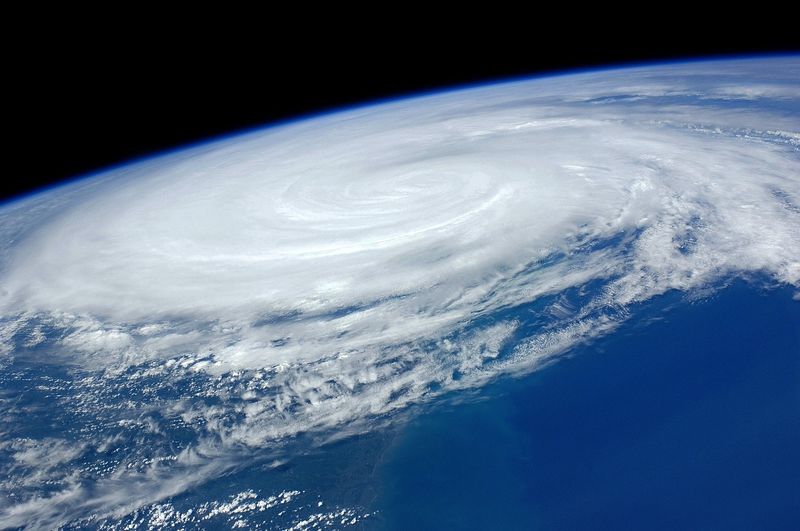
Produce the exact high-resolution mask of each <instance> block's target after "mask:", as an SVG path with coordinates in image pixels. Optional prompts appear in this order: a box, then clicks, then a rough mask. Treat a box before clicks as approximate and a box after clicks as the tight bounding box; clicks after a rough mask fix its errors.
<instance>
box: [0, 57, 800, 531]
mask: <svg viewBox="0 0 800 531" xmlns="http://www.w3.org/2000/svg"><path fill="white" fill-rule="evenodd" d="M753 80H755V81H753ZM798 118H800V60H798V59H797V58H791V57H789V58H779V59H771V60H759V61H747V60H742V61H721V62H711V63H694V64H688V65H687V64H677V65H667V66H657V67H642V68H636V69H626V70H625V71H606V72H595V73H584V74H573V75H568V76H558V77H552V78H548V79H540V80H526V81H518V82H512V83H504V84H497V85H490V86H485V87H478V88H471V89H466V90H461V91H453V92H448V93H442V94H436V95H430V96H424V97H419V98H413V99H406V100H400V101H396V102H391V103H386V104H382V105H377V106H370V107H363V108H358V109H354V110H348V111H346V112H341V113H337V114H332V115H328V116H323V117H319V118H314V119H310V120H305V121H300V122H296V123H292V124H288V125H282V126H279V127H274V128H270V129H266V130H263V131H257V132H254V133H249V134H246V135H242V136H239V137H234V138H229V139H225V140H222V141H218V142H214V143H210V144H206V145H202V146H199V147H195V148H192V149H189V150H186V151H183V152H178V153H175V154H169V155H166V156H163V157H160V158H154V159H151V160H147V161H144V162H140V163H137V164H134V165H130V166H127V167H123V168H120V169H116V170H112V171H110V172H108V173H106V174H103V175H99V176H95V177H92V178H89V179H84V180H81V181H78V182H75V183H73V184H70V185H67V186H65V187H62V188H59V189H54V190H50V191H47V192H44V193H40V194H38V195H35V196H32V197H30V198H26V199H24V200H20V201H17V202H15V203H12V204H9V205H7V206H5V207H3V209H2V210H0V234H2V236H3V241H4V242H11V243H10V244H9V245H8V246H7V247H6V248H4V249H3V255H2V257H0V260H1V261H0V286H1V287H2V293H0V315H2V316H3V320H2V330H0V338H1V339H2V340H3V344H4V347H3V348H4V352H5V354H4V356H6V357H7V358H8V359H7V360H6V361H5V362H3V363H11V361H10V360H11V358H14V357H16V358H19V357H24V356H26V355H30V356H33V355H34V354H33V353H35V352H42V351H45V350H46V351H48V352H51V353H52V354H51V356H52V357H53V358H54V359H58V360H62V361H63V363H65V364H69V366H71V367H73V370H74V371H76V374H79V375H80V376H75V378H76V380H75V382H78V381H79V380H77V378H81V379H82V380H80V382H82V383H81V385H78V384H77V383H76V384H75V387H74V392H73V394H72V395H71V396H72V401H71V402H69V403H64V404H62V405H61V407H62V408H63V409H64V410H78V409H80V410H81V414H82V415H85V416H86V418H87V419H90V418H99V417H101V416H102V415H106V416H107V415H111V417H112V418H113V419H114V422H116V423H117V424H114V426H117V428H115V429H116V430H117V431H119V432H120V433H121V432H125V433H126V434H129V435H130V436H131V437H136V433H139V432H141V430H142V429H143V428H141V422H143V421H142V419H143V418H150V419H151V421H152V422H153V423H155V424H156V425H155V426H151V428H152V429H150V431H149V432H148V433H149V435H148V436H147V437H148V440H150V441H151V443H150V446H149V449H147V450H146V451H145V450H142V452H143V453H141V455H139V454H134V455H131V456H128V457H126V458H125V460H124V461H119V462H114V463H112V465H110V466H109V469H108V470H100V471H98V470H94V471H91V472H88V471H86V470H84V469H82V468H81V467H84V464H85V455H87V454H86V453H87V452H89V451H90V449H91V451H92V452H95V453H98V452H101V449H102V448H103V445H104V444H108V445H111V444H113V443H111V442H109V441H108V440H107V439H102V440H101V439H100V438H98V436H97V435H96V434H93V433H92V432H88V433H84V434H82V435H75V436H72V437H71V438H70V441H71V442H70V445H71V448H77V449H74V450H70V451H67V450H62V451H60V452H54V453H55V454H57V455H59V456H60V457H58V459H56V462H54V463H53V462H45V463H41V462H37V461H36V460H29V461H27V462H26V461H24V459H23V457H24V456H25V455H30V452H31V451H32V450H31V446H30V445H28V446H24V445H22V446H20V445H21V444H22V443H19V442H18V441H17V442H15V441H14V440H4V441H3V444H4V445H5V446H4V448H5V450H4V451H9V452H12V451H13V452H17V453H20V452H22V453H21V454H20V455H22V456H23V457H20V459H19V460H18V462H17V465H16V468H13V469H9V470H7V471H6V472H7V474H8V479H7V480H3V483H2V487H0V488H3V489H9V490H10V489H12V488H13V489H16V490H19V489H23V490H24V491H25V492H26V493H27V498H25V499H24V500H18V501H17V502H14V503H8V504H6V505H5V506H4V505H3V502H0V518H2V519H3V520H5V521H6V522H10V523H11V525H20V524H22V523H25V522H35V523H37V524H39V525H43V526H47V525H52V524H58V523H62V522H66V521H69V520H70V519H71V518H75V517H77V516H78V515H80V514H81V511H86V510H91V511H94V512H95V513H97V514H112V513H114V512H116V513H117V514H122V513H124V512H125V511H126V510H132V509H133V508H135V507H137V506H139V505H142V504H146V503H151V502H155V501H158V500H159V499H162V498H165V497H167V496H170V495H172V494H175V493H178V492H180V491H181V490H182V489H184V488H186V487H187V486H189V485H192V484H196V483H197V482H202V481H206V480H208V479H210V478H213V477H215V476H216V475H218V474H220V473H222V471H224V470H228V469H230V468H232V467H235V466H237V465H238V464H240V463H241V461H242V460H245V459H249V458H251V456H252V455H253V453H254V452H256V453H257V452H259V451H262V450H263V449H264V448H270V449H275V448H277V447H278V446H279V444H280V443H281V442H282V441H286V440H288V439H290V438H291V437H293V436H295V435H297V434H300V433H318V434H322V433H325V434H327V435H326V437H337V436H342V435H344V434H347V433H352V432H353V431H357V430H363V429H368V426H369V425H370V423H371V422H373V420H374V419H376V418H379V417H386V416H387V415H389V414H390V413H391V412H393V411H399V410H402V409H403V408H404V407H406V406H407V405H409V404H414V403H420V402H423V401H426V400H429V399H430V398H431V397H434V396H437V395H441V394H443V393H446V392H451V391H456V390H458V389H461V388H466V387H476V386H479V385H481V384H483V383H484V382H487V381H489V380H490V379H493V378H495V377H497V376H500V375H503V374H517V373H525V372H529V371H531V370H533V369H535V368H536V367H539V366H541V364H542V363H545V362H547V361H548V360H549V359H552V357H553V356H556V355H558V354H561V353H564V352H566V351H568V349H569V348H570V346H572V345H574V344H576V343H577V342H581V341H585V340H587V339H591V338H592V337H595V336H597V335H599V334H603V333H608V332H609V331H611V330H613V329H614V327H615V326H617V325H618V324H619V323H620V322H622V321H623V320H624V319H625V318H626V316H627V315H629V314H630V313H631V312H635V311H636V308H637V307H638V306H637V305H640V304H641V303H644V302H646V301H648V300H650V299H652V298H653V297H656V296H658V295H661V294H664V293H667V292H669V291H671V290H681V291H684V292H687V293H692V292H695V291H699V290H706V289H713V288H714V287H715V286H718V285H719V284H720V283H721V282H723V281H724V280H725V279H727V278H731V277H732V276H746V275H749V274H755V273H758V274H766V275H769V276H771V277H772V278H773V279H774V280H775V281H776V282H781V283H787V284H791V285H794V286H796V287H800V128H799V127H798V125H799V124H800V122H798ZM518 309H527V310H528V311H527V315H530V321H524V320H521V319H520V318H519V312H516V313H514V312H511V311H510V310H518ZM543 316H547V319H544V318H543ZM26 353H27V354H26ZM143 378H148V379H149V380H148V382H149V384H148V385H151V386H152V385H155V386H156V387H157V386H158V385H160V384H161V383H164V382H167V381H169V382H173V383H174V382H175V381H181V382H190V381H191V382H194V383H195V384H193V386H188V387H187V388H186V389H185V390H183V391H175V392H174V393H173V394H166V395H164V394H162V395H159V396H158V397H157V398H155V397H153V396H150V397H149V398H147V399H146V397H145V396H143V397H142V399H141V402H140V403H134V404H131V405H130V406H129V408H128V409H126V410H124V411H123V410H120V411H116V410H115V411H113V412H110V413H109V412H108V411H107V410H104V412H103V413H102V415H101V402H102V401H103V398H102V396H104V395H103V393H107V392H108V391H107V389H104V385H107V384H108V382H114V384H113V385H115V386H117V387H125V386H128V387H126V388H130V389H134V388H136V385H138V384H136V382H137V381H140V380H141V381H143V380H142V379H143ZM153 382H155V384H154V383H153ZM171 385H172V384H171ZM211 396H213V397H214V398H215V400H214V401H213V402H212V401H209V400H208V397H211ZM3 407H4V408H7V407H10V406H7V405H4V406H3ZM156 410H158V411H159V416H158V417H157V418H156V417H155V416H153V417H148V416H147V412H148V411H156ZM165 412H168V413H165ZM104 418H105V417H104ZM126 419H127V420H131V419H133V420H131V422H134V421H135V422H134V424H135V423H140V424H138V426H139V427H138V428H137V427H136V426H134V425H133V424H132V425H125V424H124V423H122V424H120V422H122V421H125V420H126ZM201 420H202V422H200V421H201ZM176 423H180V424H181V425H182V427H184V428H186V427H188V428H189V429H191V430H192V431H193V433H194V436H193V438H192V439H191V441H190V442H188V443H186V444H184V445H182V446H181V445H179V446H178V447H175V445H171V444H169V442H170V438H171V431H170V430H171V429H172V427H173V426H174V425H175V424H176ZM109 429H111V428H109ZM125 430H128V431H125ZM136 430H139V431H138V432H137V431H136ZM6 431H7V430H0V438H3V439H8V438H7V437H6V436H5V435H2V433H3V432H6ZM112 435H113V433H112ZM126 436H127V435H126ZM41 444H45V443H41ZM47 444H49V445H51V448H55V449H62V448H66V446H63V444H66V443H64V441H49V442H47ZM15 445H16V446H15ZM14 449H16V450H14ZM25 452H27V453H25ZM14 455H16V454H14ZM93 455H94V454H93ZM82 456H83V457H82ZM82 459H83V460H82ZM82 463H84V464H82ZM32 471H33V472H32ZM34 472H35V474H38V476H37V475H35V474H34ZM32 474H34V475H33V476H32ZM78 477H79V478H80V480H78V479H76V478H78ZM36 478H39V479H36ZM131 478H136V481H131ZM123 479H124V480H125V481H123ZM45 481H50V482H51V483H50V485H52V484H53V483H52V482H55V484H57V485H58V489H56V490H55V491H53V490H52V489H50V490H47V489H44V488H43V487H42V485H43V484H44V482H45ZM87 484H88V485H90V486H88V487H87ZM104 485H114V486H115V489H117V490H114V492H115V494H107V495H105V496H103V497H99V498H98V497H97V496H96V492H97V490H98V489H101V488H102V487H103V486H104ZM108 492H110V491H108ZM93 493H94V495H93Z"/></svg>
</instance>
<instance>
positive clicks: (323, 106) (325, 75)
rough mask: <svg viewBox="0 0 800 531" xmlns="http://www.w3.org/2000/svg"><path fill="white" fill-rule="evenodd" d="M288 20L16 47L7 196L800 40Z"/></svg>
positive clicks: (55, 38) (7, 72) (54, 38)
mask: <svg viewBox="0 0 800 531" xmlns="http://www.w3.org/2000/svg"><path fill="white" fill-rule="evenodd" d="M787 20H788V19H787ZM278 26H280V21H278V22H276V21H272V23H271V24H270V25H268V26H267V29H265V30H264V31H262V32H255V33H253V32H252V30H241V33H242V34H241V35H237V31H235V30H231V28H228V29H227V30H226V31H225V32H215V31H206V30H204V31H195V32H192V35H191V36H186V37H183V36H181V37H176V36H170V37H169V38H164V33H163V32H161V33H160V34H158V35H156V34H151V33H149V28H146V27H141V28H136V29H135V30H134V31H131V30H130V29H128V28H126V30H119V32H118V31H117V28H115V27H113V26H109V27H107V28H106V29H105V30H104V31H103V32H100V33H98V32H86V31H80V32H79V31H77V30H76V31H60V32H55V33H48V34H47V35H46V38H44V37H41V36H36V35H33V36H31V35H29V36H28V37H27V39H25V40H20V41H17V42H15V43H14V45H13V46H12V47H10V48H9V47H7V48H6V50H5V51H6V56H7V58H8V61H7V62H6V64H5V66H4V75H3V77H4V78H5V82H4V87H5V88H6V89H8V90H9V93H10V96H7V97H6V98H5V102H6V109H5V112H4V116H5V118H4V120H3V122H2V123H3V128H4V129H5V131H4V132H5V133H6V136H7V137H11V141H10V143H8V144H9V149H8V150H7V151H6V161H5V162H6V166H5V167H6V172H7V173H6V174H5V175H4V178H3V179H2V189H1V190H0V197H3V198H7V197H12V196H15V195H18V194H20V193H25V192H27V191H30V190H32V189H36V188H39V187H42V186H46V185H49V184H52V183H55V182H58V181H61V180H64V179H66V178H70V177H74V176H78V175H81V174H86V173H89V172H92V171H96V170H99V169H102V168H104V167H107V166H109V165H115V164H119V163H122V162H124V161H126V160H130V159H135V158H138V157H142V156H146V155H149V154H153V153H156V152H159V151H162V150H165V149H169V148H173V147H177V146H180V145H183V144H186V143H190V142H195V141H198V140H202V139H205V138H209V137H214V136H218V135H223V134H226V133H230V132H234V131H236V130H239V129H243V128H248V127H255V126H258V125H261V124H267V123H269V122H273V121H276V120H282V119H287V118H291V117H296V116H298V115H303V114H309V113H317V112H322V111H325V110H328V109H333V108H336V107H340V106H344V105H350V104H355V103H358V102H363V101H369V100H373V99H381V98H388V97H393V96H398V95H403V94H408V93H413V92H418V91H424V90H432V89H437V88H444V87H448V86H452V85H457V84H463V83H475V82H479V81H482V80H492V79H497V78H503V77H511V76H522V75H529V74H530V75H535V74H541V73H546V72H552V71H559V70H564V69H573V68H585V67H593V66H600V65H606V64H619V63H628V62H643V61H658V60H670V59H680V58H691V57H698V56H709V55H740V54H749V53H766V52H771V51H791V50H796V49H798V48H800V45H798V42H797V41H798V39H797V37H795V33H796V32H795V31H794V30H793V29H792V28H787V29H786V30H785V31H780V30H778V31H769V32H764V33H765V34H769V36H768V37H763V36H761V35H760V34H759V37H758V38H757V39H744V38H741V36H739V37H737V38H736V39H734V38H729V37H726V35H725V34H724V32H722V34H720V33H719V32H717V33H708V32H707V31H705V30H704V31H695V30H693V29H692V28H682V29H681V30H680V32H679V33H680V34H679V35H677V34H674V32H670V37H668V36H667V35H666V34H665V33H663V32H661V33H659V32H657V31H653V30H652V29H651V28H649V27H645V28H644V29H642V30H640V31H638V32H635V33H634V32H630V31H624V30H614V31H611V30H609V31H607V32H604V31H600V32H595V33H589V34H587V33H586V32H579V33H578V34H577V35H578V36H575V35H572V34H567V35H566V36H564V37H562V38H559V39H556V40H553V38H552V37H551V36H550V35H552V34H551V33H548V32H545V33H541V32H538V33H537V32H534V31H530V30H529V31H520V30H522V29H524V24H523V25H522V26H523V27H522V28H517V29H516V31H509V32H499V31H496V30H497V28H494V31H492V28H488V29H487V31H489V33H487V35H489V37H482V38H475V35H477V33H476V32H478V31H479V30H477V29H474V28H467V29H461V30H460V31H456V32H453V33H452V34H448V35H447V37H442V36H441V34H440V33H439V32H438V30H437V31H436V32H431V31H430V30H429V31H421V30H420V31H417V30H416V28H413V27H405V28H402V31H397V30H393V31H388V30H387V31H384V30H383V28H377V29H374V30H372V31H370V32H368V33H365V32H358V31H354V30H353V31H351V30H347V31H345V30H341V31H327V32H322V33H320V32H317V31H310V30H306V31H301V30H302V28H299V29H298V28H293V29H292V31H288V32H286V31H280V32H279V31H276V28H277V27H278ZM773 29H774V28H773ZM480 31H483V30H480ZM753 31H755V30H753ZM433 35H435V37H433ZM535 35H538V36H535ZM737 35H738V34H737ZM750 35H751V36H752V32H751V33H750ZM498 36H499V37H498ZM312 37H313V38H312ZM739 41H741V42H739ZM792 41H794V42H792ZM754 43H755V44H754Z"/></svg>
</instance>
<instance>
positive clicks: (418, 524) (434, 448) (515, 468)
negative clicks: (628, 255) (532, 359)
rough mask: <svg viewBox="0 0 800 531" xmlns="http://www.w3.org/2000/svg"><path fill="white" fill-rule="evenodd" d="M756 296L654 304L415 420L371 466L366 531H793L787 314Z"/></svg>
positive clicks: (792, 334)
mask: <svg viewBox="0 0 800 531" xmlns="http://www.w3.org/2000/svg"><path fill="white" fill-rule="evenodd" d="M760 286H761V285H754V284H751V283H745V282H742V281H737V282H734V283H733V284H732V285H730V286H729V287H727V288H725V289H724V290H722V291H720V292H718V293H716V294H715V295H713V296H711V297H710V298H708V299H705V300H701V301H696V302H692V303H687V302H686V301H681V298H682V295H680V294H675V293H673V294H669V295H666V296H663V297H660V298H658V299H657V300H655V301H651V302H650V303H648V304H647V305H646V306H645V307H643V308H640V309H639V311H638V313H636V312H635V315H637V317H636V318H634V319H633V320H631V321H630V322H628V323H626V324H625V325H624V326H623V327H622V328H621V329H620V330H618V331H617V332H615V333H612V334H610V335H609V336H607V337H605V338H602V339H600V340H598V341H595V342H594V343H592V344H590V345H587V346H584V347H581V348H579V349H577V350H576V351H573V353H572V355H571V356H570V357H568V358H567V359H563V360H561V361H559V362H557V363H555V364H553V365H552V366H550V367H547V368H545V369H544V370H541V371H539V372H536V373H534V374H532V375H530V376H527V377H524V378H520V379H504V380H501V381H499V382H497V383H495V384H494V385H492V386H490V387H488V388H485V389H484V390H482V392H481V396H480V398H479V399H475V400H472V401H468V402H461V403H453V404H449V405H441V404H440V405H439V406H438V407H434V408H432V409H431V410H429V411H428V412H427V413H425V414H422V415H419V416H417V417H415V418H414V419H413V420H412V421H410V422H409V423H408V424H407V425H406V426H405V427H404V428H403V429H402V431H401V432H400V434H399V435H398V436H397V437H396V439H395V440H394V441H393V442H392V443H391V444H390V445H389V447H388V449H386V450H385V451H384V453H383V454H382V457H381V461H380V464H379V465H378V466H377V468H376V472H375V474H376V476H375V481H376V484H377V485H378V486H377V495H376V498H375V499H374V503H373V510H377V511H378V512H377V514H376V517H375V518H374V519H372V520H370V526H372V525H375V524H376V523H377V524H378V526H379V527H381V528H383V529H439V528H448V529H565V530H567V529H570V530H574V529H650V530H652V529H750V530H752V529H787V530H788V529H798V527H797V525H798V522H800V326H798V323H800V301H798V300H793V291H792V290H791V289H789V288H773V289H765V288H763V287H760ZM670 308H671V309H670Z"/></svg>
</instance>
